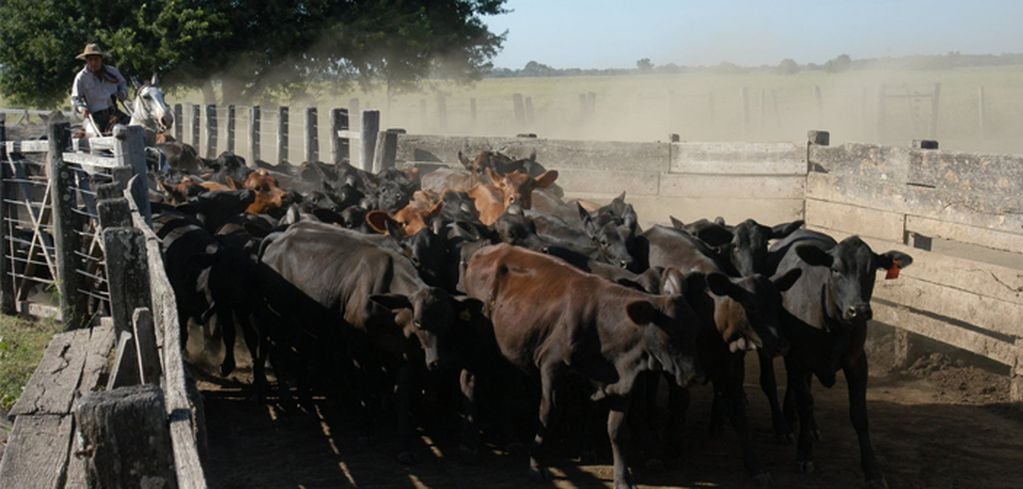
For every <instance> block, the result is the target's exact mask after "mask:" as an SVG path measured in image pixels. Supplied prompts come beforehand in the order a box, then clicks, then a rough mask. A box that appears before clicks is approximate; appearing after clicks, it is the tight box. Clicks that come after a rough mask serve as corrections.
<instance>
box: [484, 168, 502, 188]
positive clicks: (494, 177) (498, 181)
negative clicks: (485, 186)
mask: <svg viewBox="0 0 1023 489" xmlns="http://www.w3.org/2000/svg"><path fill="white" fill-rule="evenodd" d="M483 171H484V172H486V174H487V178H490V183H493V184H494V185H497V186H498V187H504V179H503V178H501V176H500V175H498V174H497V173H496V172H495V171H494V169H493V168H491V167H489V166H488V167H486V168H484V169H483Z"/></svg>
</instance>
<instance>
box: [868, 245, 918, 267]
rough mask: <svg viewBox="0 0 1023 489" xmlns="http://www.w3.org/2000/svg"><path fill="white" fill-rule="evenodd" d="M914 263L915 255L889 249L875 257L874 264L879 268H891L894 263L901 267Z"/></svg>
mask: <svg viewBox="0 0 1023 489" xmlns="http://www.w3.org/2000/svg"><path fill="white" fill-rule="evenodd" d="M912 264H913V257H912V256H909V255H907V254H905V253H902V252H899V251H895V250H892V251H888V252H886V253H882V254H880V255H876V256H875V257H874V265H875V266H876V267H877V268H883V269H885V270H890V269H891V268H892V265H898V266H899V268H906V267H908V266H910V265H912Z"/></svg>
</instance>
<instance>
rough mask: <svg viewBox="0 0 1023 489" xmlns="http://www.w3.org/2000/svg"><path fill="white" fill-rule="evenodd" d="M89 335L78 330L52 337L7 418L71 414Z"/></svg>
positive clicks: (82, 330)
mask: <svg viewBox="0 0 1023 489" xmlns="http://www.w3.org/2000/svg"><path fill="white" fill-rule="evenodd" d="M89 335H90V333H89V330H88V329H79V330H74V331H68V332H66V333H61V334H57V335H54V336H53V339H51V340H50V344H49V345H47V346H46V351H45V352H43V358H42V360H40V361H39V366H37V367H36V369H35V371H34V372H32V377H31V378H30V379H29V381H28V384H27V385H26V386H25V390H24V391H23V392H22V393H21V397H20V398H18V402H17V403H16V404H15V405H14V407H13V408H11V412H10V416H21V415H24V414H67V413H69V412H70V410H71V402H72V401H74V397H75V388H76V387H77V386H78V380H79V379H80V378H81V375H82V367H83V366H84V365H85V358H86V357H87V356H88V355H87V354H86V353H87V351H86V350H87V348H88V345H89Z"/></svg>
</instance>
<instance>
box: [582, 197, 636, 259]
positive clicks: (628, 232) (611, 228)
mask: <svg viewBox="0 0 1023 489" xmlns="http://www.w3.org/2000/svg"><path fill="white" fill-rule="evenodd" d="M576 208H577V209H578V211H579V219H580V220H582V223H583V229H585V230H586V234H587V235H588V236H589V237H590V239H591V240H592V241H593V244H594V245H595V246H596V247H597V249H598V251H599V253H600V258H601V261H604V262H607V263H610V264H612V265H617V266H620V267H622V268H625V269H630V270H632V269H634V268H635V266H636V259H635V258H634V257H633V256H632V253H630V252H629V246H628V243H629V241H630V240H631V239H633V238H635V230H636V228H635V226H631V225H629V224H627V223H620V221H618V220H616V219H614V218H612V217H610V216H609V215H607V214H597V216H596V217H593V216H591V215H590V213H589V212H586V209H583V207H582V206H581V205H579V204H578V203H577V204H576Z"/></svg>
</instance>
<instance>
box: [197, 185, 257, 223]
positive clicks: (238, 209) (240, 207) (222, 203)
mask: <svg viewBox="0 0 1023 489" xmlns="http://www.w3.org/2000/svg"><path fill="white" fill-rule="evenodd" d="M255 200H256V193H255V192H253V191H251V190H232V191H226V192H207V193H204V194H201V195H199V196H198V197H196V198H195V201H194V205H195V206H196V211H197V212H196V214H197V215H198V216H199V219H200V220H201V221H202V222H203V225H204V226H206V229H207V230H209V231H210V232H212V233H215V232H216V231H217V230H218V229H220V226H222V225H224V224H225V223H226V222H227V221H228V220H230V219H231V218H232V217H235V216H237V215H238V214H241V213H242V212H245V210H246V209H247V208H248V207H249V206H250V205H252V203H253V202H255ZM191 204H192V203H189V204H185V205H186V206H188V205H191Z"/></svg>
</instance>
